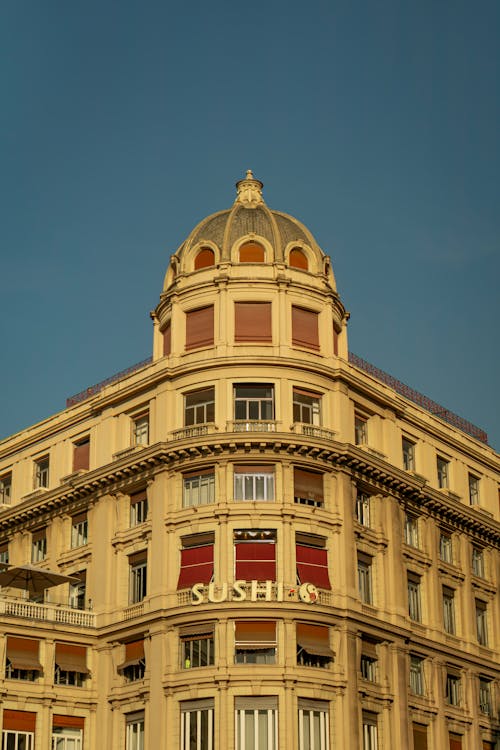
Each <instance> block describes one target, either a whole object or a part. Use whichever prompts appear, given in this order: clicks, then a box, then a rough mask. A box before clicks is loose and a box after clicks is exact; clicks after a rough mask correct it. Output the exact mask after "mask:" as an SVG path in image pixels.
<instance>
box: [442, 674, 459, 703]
mask: <svg viewBox="0 0 500 750" xmlns="http://www.w3.org/2000/svg"><path fill="white" fill-rule="evenodd" d="M445 699H446V703H447V704H448V705H449V706H461V705H462V679H461V677H460V675H459V674H457V673H456V672H450V671H448V672H446V690H445Z"/></svg>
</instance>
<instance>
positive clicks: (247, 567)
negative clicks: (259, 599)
mask: <svg viewBox="0 0 500 750" xmlns="http://www.w3.org/2000/svg"><path fill="white" fill-rule="evenodd" d="M234 557H235V573H234V577H235V580H237V581H275V580H276V531H275V530H274V529H241V530H236V531H234Z"/></svg>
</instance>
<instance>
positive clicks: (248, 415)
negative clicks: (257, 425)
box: [234, 384, 274, 421]
mask: <svg viewBox="0 0 500 750" xmlns="http://www.w3.org/2000/svg"><path fill="white" fill-rule="evenodd" d="M234 418H235V419H236V420H241V421H246V420H252V421H266V420H269V419H274V389H273V386H272V385H251V384H249V385H235V386H234Z"/></svg>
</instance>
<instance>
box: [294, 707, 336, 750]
mask: <svg viewBox="0 0 500 750" xmlns="http://www.w3.org/2000/svg"><path fill="white" fill-rule="evenodd" d="M297 712H298V734H299V750H305V748H307V750H326V748H328V747H330V719H329V712H330V706H329V703H328V701H321V700H311V699H309V698H307V699H305V698H298V701H297Z"/></svg>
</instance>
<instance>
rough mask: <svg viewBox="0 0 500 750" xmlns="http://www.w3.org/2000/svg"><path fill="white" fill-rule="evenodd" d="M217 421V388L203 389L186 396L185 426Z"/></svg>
mask: <svg viewBox="0 0 500 750" xmlns="http://www.w3.org/2000/svg"><path fill="white" fill-rule="evenodd" d="M214 419H215V388H214V387H213V386H212V387H210V388H202V389H200V390H199V391H192V392H191V393H186V394H185V396H184V425H185V426H186V427H190V426H191V425H194V424H209V423H212V422H213V421H214Z"/></svg>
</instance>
